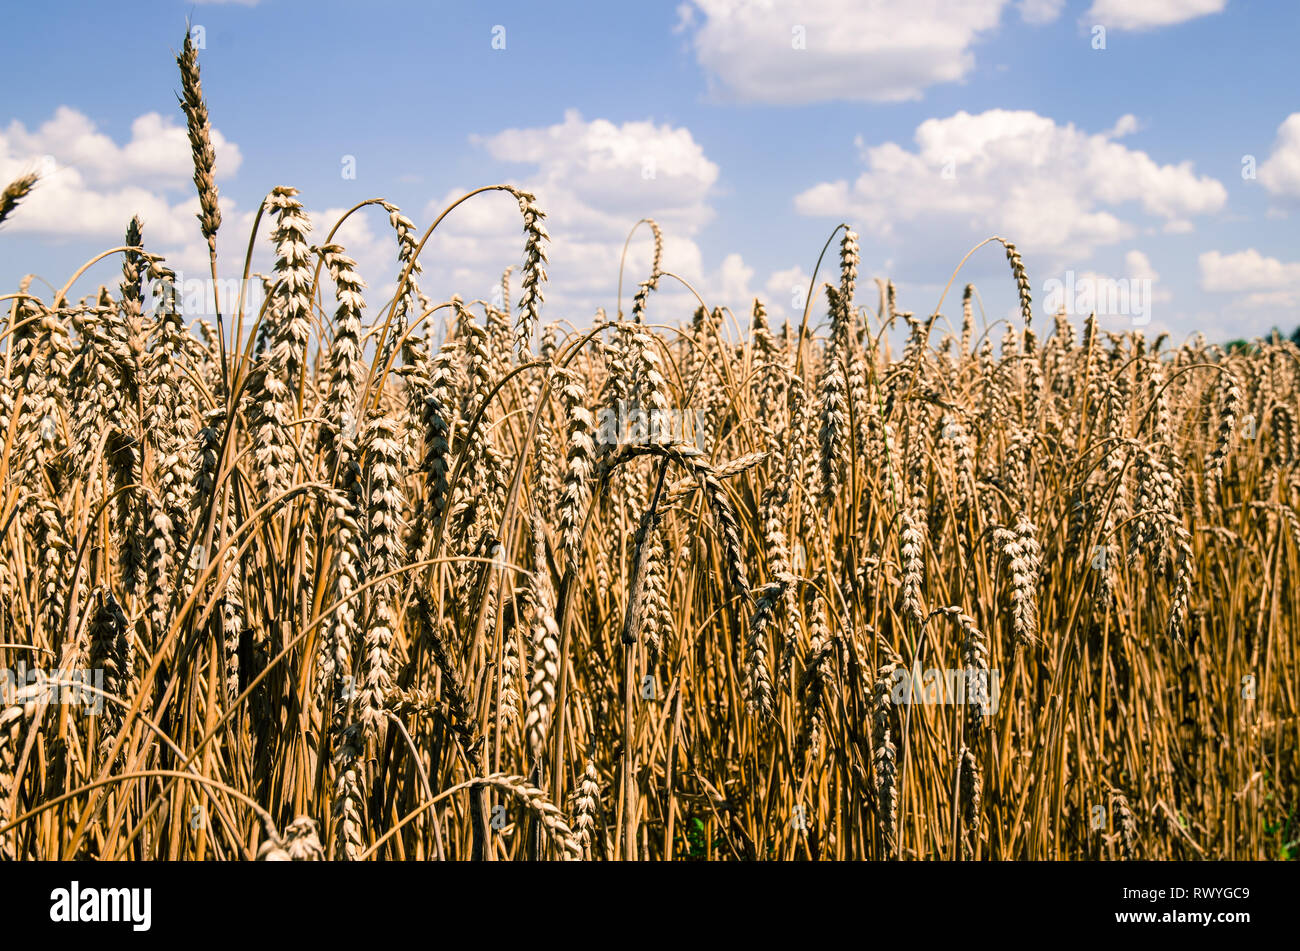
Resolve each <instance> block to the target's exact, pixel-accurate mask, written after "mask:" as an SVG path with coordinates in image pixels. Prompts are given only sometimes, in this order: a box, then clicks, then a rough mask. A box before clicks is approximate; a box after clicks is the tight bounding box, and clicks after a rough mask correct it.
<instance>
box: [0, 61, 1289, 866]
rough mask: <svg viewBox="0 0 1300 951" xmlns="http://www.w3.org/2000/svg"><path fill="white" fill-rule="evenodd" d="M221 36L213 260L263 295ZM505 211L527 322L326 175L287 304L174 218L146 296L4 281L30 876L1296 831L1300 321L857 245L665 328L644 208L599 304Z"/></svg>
mask: <svg viewBox="0 0 1300 951" xmlns="http://www.w3.org/2000/svg"><path fill="white" fill-rule="evenodd" d="M178 65H179V67H180V75H181V80H182V88H183V97H182V107H183V109H184V112H185V117H186V120H187V123H188V129H189V136H190V141H191V144H192V146H193V154H194V163H195V183H196V186H197V189H198V194H199V199H200V206H201V214H200V217H199V224H198V228H199V230H200V232H201V233H202V235H203V236H204V238H206V240H207V242H208V247H209V249H210V257H211V271H212V278H213V281H214V283H215V282H217V281H218V280H219V277H218V275H221V276H222V277H229V276H236V277H239V276H242V277H243V278H245V279H250V278H251V280H252V281H253V282H255V283H257V282H259V279H258V278H257V277H254V276H252V275H251V273H250V267H251V265H250V260H251V259H250V258H245V259H242V260H221V261H219V260H218V257H217V253H216V247H217V245H216V235H217V233H218V230H219V229H220V227H221V215H220V210H219V205H218V202H217V189H216V185H215V179H214V174H213V173H214V169H213V163H214V153H213V149H212V146H211V142H210V123H209V119H208V113H207V107H206V105H205V101H204V97H203V93H202V88H201V84H200V81H199V67H198V61H197V58H196V54H195V51H194V50H193V48H192V47H191V45H190V43H189V40H188V38H187V40H186V43H185V47H184V48H183V50H182V51H181V53H180V55H179V56H178ZM33 187H40V186H39V182H37V181H36V180H35V178H34V177H27V178H24V179H20V180H19V181H16V182H14V183H12V184H11V185H9V187H8V188H6V189H5V191H4V194H3V199H2V200H0V221H2V220H3V219H4V218H6V217H8V216H10V215H14V216H17V215H21V214H22V207H21V203H22V200H23V198H24V197H25V195H27V194H28V193H29V192H30V191H31V189H32V188H33ZM487 192H498V193H499V192H506V193H508V194H510V195H511V196H512V197H513V199H515V200H517V202H518V205H519V210H520V215H521V223H522V226H523V245H524V247H523V255H522V258H521V262H522V264H521V266H519V267H517V268H516V269H515V270H514V271H513V272H512V271H507V272H506V274H505V275H504V277H503V279H502V282H503V284H502V292H501V295H500V301H499V302H498V303H496V304H494V303H493V302H485V301H481V300H462V299H461V298H460V297H453V298H452V299H451V300H448V301H443V302H434V301H431V300H429V299H428V298H427V297H426V296H425V295H424V293H423V292H422V291H421V289H420V283H419V281H420V275H421V266H420V257H421V252H422V250H423V248H424V245H425V243H426V242H427V241H428V240H429V237H430V235H431V234H432V233H433V230H434V228H436V227H437V226H438V224H439V222H441V220H442V219H441V218H439V219H438V221H436V222H434V223H433V224H431V225H430V226H429V227H428V228H427V229H425V228H418V227H417V226H416V225H415V224H414V223H413V222H412V221H411V220H410V219H408V218H407V217H405V216H404V215H403V214H402V212H401V211H400V210H399V209H398V208H397V207H395V206H393V205H391V204H390V203H388V202H386V201H383V200H380V199H375V200H373V201H369V202H365V203H362V204H361V205H358V206H357V207H356V208H354V209H352V210H351V211H349V212H348V215H347V216H352V215H359V216H377V220H383V219H386V221H387V222H388V224H389V225H390V226H391V228H392V231H393V236H394V242H395V249H396V254H397V258H398V260H399V262H400V265H401V269H402V270H401V276H400V279H399V281H398V284H397V291H396V292H395V293H394V294H393V295H392V296H391V297H389V298H386V299H385V300H384V301H383V302H382V303H378V302H370V303H369V305H368V303H367V301H366V299H365V295H366V293H367V288H366V284H365V282H364V280H363V277H362V275H361V274H359V273H358V271H357V268H356V264H355V262H354V261H353V260H352V259H351V258H349V257H348V254H347V251H346V249H345V248H343V247H341V246H340V245H339V244H338V243H336V241H335V240H334V235H335V233H336V232H337V230H338V227H339V224H340V223H341V222H330V223H328V226H327V227H326V228H324V229H322V228H321V227H320V225H319V224H314V223H313V222H311V221H309V219H308V217H307V214H306V212H305V211H304V207H303V205H302V203H301V202H300V200H299V197H298V193H297V192H296V190H295V189H293V188H287V187H281V188H276V189H274V190H273V191H272V192H271V194H270V195H268V196H267V198H266V200H265V202H264V203H263V205H262V208H261V210H260V212H259V214H258V223H257V225H256V226H255V229H256V230H255V234H254V236H253V240H254V241H256V242H262V243H263V244H267V243H269V245H270V246H271V247H273V249H274V255H275V265H274V270H273V272H272V273H270V274H268V275H267V276H266V277H265V278H264V279H262V280H263V281H264V287H265V289H266V294H265V297H264V301H263V302H262V304H261V305H260V306H258V307H256V308H252V307H247V306H245V304H244V302H243V301H242V299H241V302H240V303H239V304H237V305H236V306H235V307H233V308H231V312H229V313H225V314H221V315H220V316H219V317H217V319H216V320H215V321H211V322H210V321H208V320H196V321H189V320H187V319H186V315H185V314H184V313H183V308H182V307H181V302H180V296H179V294H178V292H177V287H176V283H175V274H174V272H173V271H172V270H171V269H170V268H169V266H168V263H167V262H166V261H165V260H164V259H162V258H161V257H159V256H158V255H156V254H154V253H151V252H150V251H149V246H150V245H149V239H148V235H147V234H146V233H144V231H143V226H142V225H141V223H140V221H139V220H138V219H137V220H133V221H131V222H130V223H124V226H125V233H124V238H123V241H122V244H121V246H119V247H116V248H112V249H106V251H105V252H104V254H103V255H101V256H100V257H101V258H102V259H112V260H114V261H119V260H120V262H121V279H120V282H119V283H118V284H117V286H115V287H110V286H101V287H99V288H98V289H97V290H95V291H94V292H93V293H90V294H88V295H86V296H83V297H80V298H78V299H74V298H73V297H72V296H70V295H71V288H72V287H73V286H74V283H75V282H76V279H77V278H78V277H79V276H80V272H79V274H78V275H74V276H73V279H72V280H69V281H68V284H67V285H66V286H65V287H64V288H63V289H62V290H61V291H59V292H56V293H51V294H48V295H46V296H45V297H41V296H38V295H37V294H36V293H35V292H34V291H33V284H32V283H31V282H30V281H27V282H24V283H23V285H22V286H21V287H19V288H17V289H16V290H13V291H11V292H9V293H6V294H4V295H3V296H2V297H0V300H3V310H2V311H0V314H2V317H0V320H2V321H3V323H0V348H2V350H3V379H2V381H0V383H2V385H0V437H2V438H3V444H2V446H0V528H2V530H3V535H2V536H0V669H3V670H5V671H15V670H20V669H41V670H44V671H45V672H46V674H45V678H46V679H45V680H43V681H38V682H28V680H26V679H23V678H14V677H13V676H10V678H9V682H8V686H7V687H6V688H5V693H4V695H3V702H0V858H3V859H7V860H12V859H55V858H64V859H154V858H170V859H192V860H234V859H246V858H258V859H269V860H284V859H292V860H302V859H307V860H311V859H337V860H372V859H469V858H475V859H487V860H492V859H497V860H501V859H567V858H572V859H587V860H631V859H638V860H647V859H649V860H688V859H710V860H732V859H740V860H824V859H872V860H884V859H941V860H957V861H968V860H984V859H1063V860H1079V859H1114V860H1123V859H1133V858H1140V859H1221V858H1232V859H1279V858H1287V857H1293V856H1295V855H1296V854H1298V853H1300V655H1298V650H1300V607H1298V604H1300V595H1298V594H1297V585H1298V583H1300V517H1298V515H1297V511H1298V506H1300V447H1298V446H1297V433H1296V419H1297V414H1298V413H1300V349H1298V348H1297V347H1296V345H1295V344H1293V343H1291V342H1288V341H1285V340H1283V339H1280V338H1279V337H1277V336H1276V335H1275V336H1274V337H1273V338H1272V339H1268V340H1257V341H1254V342H1253V343H1250V344H1248V345H1245V346H1240V347H1233V348H1231V349H1228V350H1225V349H1224V348H1222V347H1219V346H1215V345H1212V344H1210V343H1208V342H1207V341H1205V340H1204V339H1201V338H1200V337H1197V338H1194V339H1191V340H1189V341H1187V342H1184V343H1182V344H1179V343H1178V342H1176V341H1170V340H1169V339H1167V338H1166V337H1165V336H1160V337H1158V338H1156V339H1147V338H1146V337H1145V336H1144V335H1143V334H1142V332H1141V331H1140V330H1137V329H1133V328H1131V327H1128V326H1116V325H1114V324H1109V325H1108V324H1107V323H1105V322H1099V321H1098V320H1097V319H1095V318H1091V317H1090V318H1088V319H1087V320H1086V321H1083V322H1082V324H1081V325H1076V324H1075V323H1073V322H1071V321H1070V320H1068V319H1066V317H1065V316H1064V315H1056V316H1055V317H1054V318H1053V316H1052V315H1048V316H1047V317H1046V318H1044V316H1043V315H1039V314H1035V313H1034V312H1033V301H1032V300H1031V293H1030V287H1031V285H1030V281H1029V276H1028V275H1027V274H1026V272H1025V268H1024V266H1023V264H1022V262H1021V258H1020V255H1019V253H1018V252H1017V250H1016V248H1015V246H1014V245H1013V244H1011V243H1010V242H1009V241H1007V240H1004V239H1002V238H992V239H990V240H989V241H988V242H986V243H985V245H984V246H982V249H977V253H980V254H989V253H1002V254H1005V257H1006V260H1007V263H1008V265H1009V267H1008V273H1009V278H1008V279H1009V280H1011V281H1014V282H1015V284H1016V287H1017V290H1018V293H1019V298H1020V314H1019V316H1018V318H1017V319H1015V320H1010V321H1008V320H998V321H989V320H987V319H985V318H984V317H983V315H982V314H981V312H980V311H981V308H980V302H979V296H978V292H977V291H976V290H975V288H974V287H972V286H971V285H968V284H967V285H963V284H962V283H961V282H960V281H959V280H956V282H955V283H951V295H950V296H946V297H945V300H944V301H942V302H941V303H940V305H939V307H940V308H942V307H944V306H947V307H948V308H949V309H950V310H951V311H952V312H953V314H954V316H953V317H952V318H951V319H950V318H949V317H948V316H945V315H943V314H942V313H940V310H939V309H938V308H937V309H936V310H935V311H934V312H932V313H930V314H929V315H927V316H924V317H917V316H916V315H914V314H913V313H910V312H907V311H903V310H900V309H899V304H898V302H897V300H896V295H895V292H894V287H893V285H892V284H890V283H888V282H887V281H880V280H877V281H875V282H873V283H869V282H868V281H866V280H865V279H862V278H860V275H859V266H860V262H859V255H858V245H857V236H856V235H855V234H854V233H853V231H852V230H851V229H850V228H849V227H847V226H841V227H840V228H837V229H836V230H835V232H834V233H833V234H832V235H831V236H830V239H829V240H828V241H827V245H826V248H824V249H823V257H822V258H821V259H819V270H818V272H817V273H819V274H820V275H821V278H822V279H821V280H820V281H819V280H818V279H817V278H816V277H815V278H814V286H813V287H812V288H810V290H811V291H812V293H811V294H810V295H809V299H808V305H807V307H806V308H805V310H804V313H803V314H802V315H801V316H800V315H796V318H795V319H793V320H790V321H786V322H784V323H783V324H782V325H781V326H780V327H777V326H774V325H770V324H769V321H768V318H767V316H766V314H765V311H764V308H763V305H762V304H761V302H759V301H757V300H755V301H753V302H752V305H749V304H747V305H745V306H743V307H742V308H741V309H740V310H738V311H732V310H729V309H726V308H723V307H717V306H710V304H709V303H706V302H705V301H703V300H701V301H699V306H698V308H697V309H696V310H695V311H694V313H693V314H691V313H684V314H682V315H681V320H680V322H679V324H678V325H676V326H668V325H659V324H651V323H649V322H648V321H647V320H646V319H645V313H646V307H647V302H648V301H649V300H650V299H651V297H652V295H653V294H655V292H656V291H658V290H659V289H660V287H661V286H662V285H663V284H664V283H666V282H670V281H671V282H673V283H674V284H677V285H680V284H681V282H680V279H678V278H677V277H676V276H675V275H672V274H670V273H667V272H665V271H663V270H662V269H661V266H660V254H659V248H660V247H661V234H660V231H659V227H658V225H656V224H655V223H654V222H653V221H651V220H648V219H646V220H643V221H641V222H637V223H636V227H638V228H642V229H648V230H649V231H650V233H651V234H652V235H653V238H654V242H655V249H656V251H655V259H654V264H653V267H652V270H651V272H650V274H649V275H648V277H647V278H646V279H645V280H644V281H643V282H641V283H640V284H639V285H638V288H637V290H636V291H635V294H634V295H633V297H632V298H631V300H630V306H629V310H628V311H627V313H623V312H622V311H621V310H619V308H618V303H617V302H612V304H611V307H610V308H609V310H608V312H606V311H601V312H599V313H597V314H596V315H595V316H594V318H591V319H589V320H587V321H585V322H583V323H582V324H581V325H580V326H577V327H575V326H574V325H573V324H570V323H568V322H560V321H554V320H550V319H548V316H547V313H546V308H545V306H544V302H543V299H544V295H545V291H546V263H547V259H546V249H547V245H548V241H549V238H548V235H547V232H546V228H545V224H544V217H545V216H544V209H542V208H540V207H538V204H537V202H536V200H535V198H534V197H533V196H532V195H530V194H528V193H526V192H524V191H521V190H519V189H516V188H514V187H512V186H509V185H494V186H490V187H488V188H484V189H478V190H477V191H475V192H472V193H470V194H469V195H467V196H465V197H464V198H463V199H461V201H469V202H473V201H479V200H483V198H482V197H481V196H483V195H484V193H487ZM459 204H460V202H457V203H456V205H459ZM456 205H453V206H452V208H450V209H448V211H449V213H451V214H454V209H455V207H456ZM629 224H630V223H629ZM240 240H241V241H242V240H244V238H242V237H241V238H240ZM0 241H7V242H9V243H10V248H9V251H7V252H6V253H21V250H22V249H21V248H20V247H18V248H15V247H14V246H13V244H12V240H11V239H8V238H6V237H5V236H4V235H3V230H2V229H0ZM251 247H252V244H251V243H250V249H251ZM813 250H816V249H813ZM250 254H251V250H250ZM837 255H838V266H836V257H837ZM96 260H99V259H96ZM83 270H84V269H83ZM836 272H838V273H836ZM955 277H956V276H955V275H954V278H955ZM512 279H513V280H514V281H516V282H517V283H518V287H517V288H514V289H512V288H511V286H510V285H511V281H512ZM963 287H964V290H963ZM516 295H517V296H516ZM957 308H960V315H957V314H956V311H957ZM1044 319H1046V320H1047V321H1048V323H1049V326H1047V327H1046V328H1043V321H1044ZM891 336H894V338H895V339H900V338H905V340H906V343H905V345H904V346H902V347H901V349H899V350H898V352H894V350H895V349H896V348H895V347H891V343H890V339H891ZM927 671H935V672H938V676H937V678H936V677H935V676H932V675H930V674H927V673H926V672H927ZM84 672H90V674H92V675H94V677H92V678H90V679H89V680H84V682H83V678H81V674H82V673H84ZM947 672H958V673H959V674H961V675H962V676H963V677H965V678H966V679H965V680H964V681H962V682H963V683H966V684H968V685H969V684H982V685H984V688H985V689H982V690H981V691H978V692H976V691H971V692H967V693H965V694H960V695H957V696H954V695H953V693H952V691H950V690H948V688H947V685H946V684H945V682H944V678H945V677H946V676H947ZM70 683H76V684H79V685H80V687H79V689H78V690H75V691H73V690H65V689H62V688H60V687H59V685H60V684H62V685H63V686H64V687H66V686H67V685H68V684H70ZM0 686H4V685H3V684H0ZM990 686H991V687H992V689H991V690H990V689H987V688H989V687H990ZM68 696H75V698H76V700H77V702H64V701H66V700H67V698H68ZM90 701H93V702H90ZM945 701H946V702H945ZM954 701H955V702H954Z"/></svg>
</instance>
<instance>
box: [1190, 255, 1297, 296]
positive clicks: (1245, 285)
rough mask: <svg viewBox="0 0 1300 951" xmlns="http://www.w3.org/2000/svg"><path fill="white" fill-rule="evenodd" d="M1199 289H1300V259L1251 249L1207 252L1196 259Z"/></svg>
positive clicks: (1233, 290)
mask: <svg viewBox="0 0 1300 951" xmlns="http://www.w3.org/2000/svg"><path fill="white" fill-rule="evenodd" d="M1197 260H1198V263H1199V265H1200V269H1201V289H1202V290H1205V291H1221V292H1233V293H1246V292H1252V293H1253V292H1258V291H1279V290H1280V291H1295V290H1300V262H1294V263H1288V262H1284V261H1279V260H1278V259H1277V258H1270V257H1265V256H1264V255H1262V254H1260V253H1259V252H1258V251H1256V250H1255V249H1254V248H1247V249H1246V250H1245V251H1236V252H1234V253H1232V254H1222V253H1220V252H1218V251H1207V252H1205V253H1204V254H1202V255H1201V256H1200V258H1198V259H1197Z"/></svg>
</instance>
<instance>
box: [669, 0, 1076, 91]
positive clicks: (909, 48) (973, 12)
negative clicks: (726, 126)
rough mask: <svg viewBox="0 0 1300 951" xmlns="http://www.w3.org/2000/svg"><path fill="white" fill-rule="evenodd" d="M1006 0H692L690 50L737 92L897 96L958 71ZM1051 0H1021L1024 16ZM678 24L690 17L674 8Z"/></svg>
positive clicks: (953, 77) (965, 70)
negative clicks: (692, 46) (696, 16)
mask: <svg viewBox="0 0 1300 951" xmlns="http://www.w3.org/2000/svg"><path fill="white" fill-rule="evenodd" d="M1007 2H1008V0H816V2H814V0H694V4H695V7H696V8H697V9H698V11H699V13H700V15H701V17H702V22H701V23H700V25H699V28H698V30H697V31H696V32H695V34H694V43H695V53H696V58H697V59H698V61H699V63H700V65H701V66H702V67H703V68H704V69H706V70H707V71H708V72H709V73H710V76H711V78H712V79H713V80H715V88H716V89H717V91H718V92H719V93H721V94H723V95H725V96H728V97H734V98H736V99H739V100H742V101H753V102H767V103H781V104H797V103H808V102H819V101H824V100H830V99H848V100H866V101H876V102H896V101H900V100H907V99H916V98H918V97H919V96H920V95H921V93H922V91H923V90H924V89H926V88H927V87H929V86H933V85H935V84H938V83H949V82H956V81H958V80H961V79H963V78H965V77H966V76H967V75H968V74H969V73H970V71H971V70H972V68H973V67H974V65H975V56H974V53H972V52H971V47H972V46H973V45H974V44H975V43H976V42H978V41H979V40H980V39H981V38H982V36H983V35H984V34H986V33H988V32H989V31H991V30H992V29H993V28H994V27H996V26H997V23H998V19H999V17H1000V16H1001V13H1002V8H1003V7H1004V6H1005V5H1006V3H1007ZM1051 6H1053V3H1052V2H1051V0H1048V2H1046V3H1044V2H1043V0H1028V2H1026V3H1024V5H1023V6H1022V15H1024V16H1026V17H1027V18H1029V17H1033V16H1043V15H1045V13H1046V11H1047V8H1048V7H1051ZM680 22H681V23H683V24H692V23H693V22H694V18H693V17H685V16H683V18H682V20H681V21H680Z"/></svg>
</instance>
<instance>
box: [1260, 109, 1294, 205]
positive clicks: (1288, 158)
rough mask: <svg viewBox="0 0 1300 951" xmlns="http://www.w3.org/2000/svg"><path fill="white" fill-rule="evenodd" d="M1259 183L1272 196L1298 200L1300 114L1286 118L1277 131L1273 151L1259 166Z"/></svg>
mask: <svg viewBox="0 0 1300 951" xmlns="http://www.w3.org/2000/svg"><path fill="white" fill-rule="evenodd" d="M1258 175H1259V183H1260V184H1261V185H1263V186H1264V187H1265V188H1267V189H1268V190H1269V191H1270V192H1272V193H1273V194H1274V195H1281V196H1283V197H1287V198H1300V112H1293V113H1291V115H1289V116H1287V117H1286V119H1285V120H1284V121H1283V122H1282V124H1281V125H1280V126H1278V129H1277V139H1276V140H1275V141H1274V142H1273V151H1272V153H1270V155H1269V157H1268V158H1267V159H1265V160H1264V162H1263V163H1262V164H1261V165H1260V166H1259V170H1258Z"/></svg>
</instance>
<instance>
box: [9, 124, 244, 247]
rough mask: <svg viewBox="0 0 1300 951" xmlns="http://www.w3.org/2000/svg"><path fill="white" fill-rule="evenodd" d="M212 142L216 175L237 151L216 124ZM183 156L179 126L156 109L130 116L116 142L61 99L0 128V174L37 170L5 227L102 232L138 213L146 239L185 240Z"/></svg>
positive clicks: (234, 166) (188, 229)
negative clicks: (126, 133) (32, 121)
mask: <svg viewBox="0 0 1300 951" xmlns="http://www.w3.org/2000/svg"><path fill="white" fill-rule="evenodd" d="M212 142H213V147H214V149H215V150H216V154H217V176H218V180H219V181H220V180H222V179H225V178H227V177H229V176H230V175H232V174H234V173H235V172H236V171H237V170H238V168H239V165H240V161H241V156H240V152H239V147H238V146H236V145H235V144H234V143H233V142H229V141H227V140H226V138H225V137H224V136H223V135H222V134H221V132H220V131H219V130H216V129H214V130H213V133H212ZM190 163H191V158H190V146H189V140H188V139H187V137H186V134H185V129H184V127H182V126H180V125H177V124H176V123H174V122H171V121H169V120H167V119H164V118H163V117H162V116H161V115H159V114H158V113H156V112H151V113H147V114H145V115H142V116H139V117H138V118H137V119H136V120H135V121H134V122H132V123H131V136H130V138H129V139H128V140H127V141H126V142H125V143H124V144H121V145H119V144H118V143H117V142H115V141H114V140H113V139H112V138H111V137H110V136H108V135H106V134H104V133H103V132H101V131H99V129H98V128H97V127H96V125H95V123H94V122H92V121H91V120H90V119H89V118H88V117H87V116H86V115H84V114H83V113H81V112H78V111H77V110H75V109H71V108H69V107H67V106H60V107H59V108H58V109H57V110H56V111H55V113H54V115H53V116H52V117H51V118H50V119H48V120H47V121H45V122H44V123H42V124H41V125H40V126H39V127H38V128H36V129H32V130H29V129H27V128H26V127H25V126H24V125H23V124H22V123H21V122H17V121H14V122H11V123H10V124H9V125H8V126H7V127H6V128H4V129H3V130H0V180H3V181H9V180H10V179H12V178H16V177H17V176H18V175H21V174H23V173H24V172H29V171H35V172H37V173H39V174H40V176H41V178H40V181H39V183H38V184H37V187H36V189H35V190H34V191H33V192H32V194H31V196H30V197H29V198H28V199H27V200H26V201H25V202H24V203H23V205H22V209H21V214H16V215H14V216H13V218H11V219H10V221H8V222H6V224H5V227H6V229H8V228H9V227H11V226H12V228H13V230H14V231H15V232H29V233H34V234H47V235H65V236H78V237H84V238H95V239H101V240H102V239H106V238H107V239H112V238H120V237H121V236H122V234H123V232H124V231H125V230H126V223H127V222H128V221H129V220H130V218H131V216H132V215H135V214H139V215H140V217H141V218H142V219H143V220H144V221H145V223H146V227H147V228H148V231H147V232H146V233H147V234H148V235H149V236H150V237H152V238H153V239H155V240H158V241H162V242H167V243H175V242H181V241H184V240H186V239H188V238H189V237H191V236H192V234H194V233H195V231H196V227H197V226H196V224H195V221H194V217H193V216H194V214H195V213H196V212H197V211H198V198H197V196H195V195H194V194H193V191H194V185H193V182H192V180H191V177H192V175H193V166H192V165H191V164H190ZM227 204H228V203H226V202H224V201H223V208H224V207H226V205H227Z"/></svg>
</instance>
